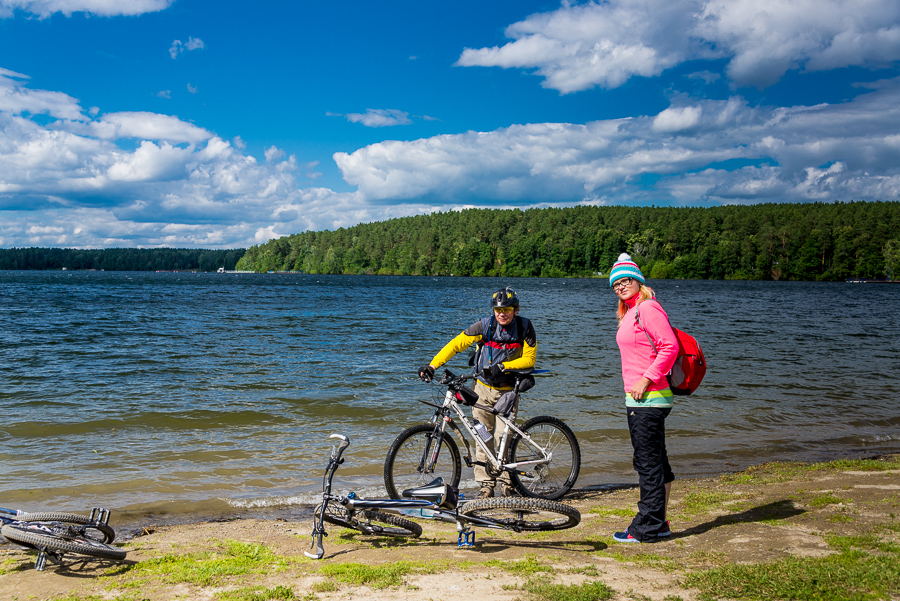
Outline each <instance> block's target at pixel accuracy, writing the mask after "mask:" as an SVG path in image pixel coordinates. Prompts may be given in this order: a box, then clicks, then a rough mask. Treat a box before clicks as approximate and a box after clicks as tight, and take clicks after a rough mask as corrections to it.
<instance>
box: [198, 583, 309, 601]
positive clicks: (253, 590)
mask: <svg viewBox="0 0 900 601" xmlns="http://www.w3.org/2000/svg"><path fill="white" fill-rule="evenodd" d="M216 599H220V600H221V601H294V600H295V599H297V596H296V595H295V594H294V590H293V589H292V588H291V587H289V586H281V585H279V586H276V587H275V588H265V587H261V586H250V587H246V588H242V589H236V590H233V591H225V592H223V593H219V594H217V595H216Z"/></svg>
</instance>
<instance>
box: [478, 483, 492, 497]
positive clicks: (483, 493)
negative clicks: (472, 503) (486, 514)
mask: <svg viewBox="0 0 900 601" xmlns="http://www.w3.org/2000/svg"><path fill="white" fill-rule="evenodd" d="M493 496H494V488H493V487H492V486H482V487H481V490H480V491H478V498H479V499H490V498H491V497H493Z"/></svg>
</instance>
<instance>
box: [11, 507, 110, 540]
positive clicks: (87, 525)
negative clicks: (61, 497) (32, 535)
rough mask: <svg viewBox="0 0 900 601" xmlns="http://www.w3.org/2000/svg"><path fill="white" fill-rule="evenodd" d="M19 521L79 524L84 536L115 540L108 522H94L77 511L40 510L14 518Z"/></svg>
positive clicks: (79, 530)
mask: <svg viewBox="0 0 900 601" xmlns="http://www.w3.org/2000/svg"><path fill="white" fill-rule="evenodd" d="M16 520H18V521H20V522H65V523H67V524H79V525H81V526H82V528H78V532H80V533H81V534H83V535H84V536H87V537H90V538H92V539H94V540H98V541H100V542H101V543H111V542H113V541H114V540H116V531H115V530H113V528H112V526H110V525H108V524H95V523H94V522H92V521H91V518H89V517H88V516H86V515H81V514H79V513H66V512H61V511H41V512H35V513H24V514H22V515H20V516H19V517H17V518H16Z"/></svg>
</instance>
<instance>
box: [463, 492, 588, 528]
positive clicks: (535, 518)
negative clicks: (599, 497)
mask: <svg viewBox="0 0 900 601" xmlns="http://www.w3.org/2000/svg"><path fill="white" fill-rule="evenodd" d="M460 513H461V514H462V515H464V516H471V517H476V518H483V519H489V520H492V521H494V522H498V523H499V524H501V525H502V526H503V527H504V528H506V529H507V530H515V531H519V530H526V531H530V532H533V531H545V530H565V529H566V528H572V527H574V526H577V525H578V523H579V522H581V513H579V511H578V510H577V509H575V508H574V507H572V506H571V505H566V504H565V503H559V502H558V501H550V500H548V499H537V498H531V497H488V498H487V499H476V500H474V501H467V502H466V504H465V505H463V507H462V509H461V510H460Z"/></svg>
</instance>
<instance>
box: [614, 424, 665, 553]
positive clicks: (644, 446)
mask: <svg viewBox="0 0 900 601" xmlns="http://www.w3.org/2000/svg"><path fill="white" fill-rule="evenodd" d="M626 410H627V411H628V431H629V432H630V433H631V446H632V448H633V449H634V471H636V472H637V473H638V483H639V484H640V488H641V500H640V501H638V513H637V515H636V516H634V519H633V520H631V525H630V526H628V533H629V534H630V535H631V536H633V537H634V538H636V539H638V540H639V541H641V542H649V541H654V540H656V535H657V533H658V532H659V529H660V528H662V526H663V524H665V523H666V486H665V485H666V483H668V482H672V481H673V480H674V479H675V475H674V474H673V473H672V468H671V467H670V466H669V456H668V455H667V454H666V416H668V415H669V412H671V411H672V410H671V409H669V408H666V409H661V408H658V407H626Z"/></svg>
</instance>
